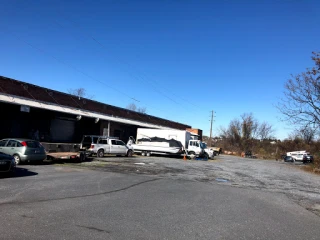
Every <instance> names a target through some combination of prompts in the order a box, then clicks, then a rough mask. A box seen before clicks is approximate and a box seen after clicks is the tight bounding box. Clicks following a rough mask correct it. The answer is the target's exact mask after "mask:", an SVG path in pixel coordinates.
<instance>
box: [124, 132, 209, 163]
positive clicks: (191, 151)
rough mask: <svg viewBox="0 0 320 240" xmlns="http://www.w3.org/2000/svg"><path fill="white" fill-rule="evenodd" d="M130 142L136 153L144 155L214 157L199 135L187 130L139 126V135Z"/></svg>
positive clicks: (131, 138)
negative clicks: (206, 149) (207, 150)
mask: <svg viewBox="0 0 320 240" xmlns="http://www.w3.org/2000/svg"><path fill="white" fill-rule="evenodd" d="M128 144H129V145H131V146H132V148H133V151H134V152H135V153H138V154H141V155H143V156H150V155H152V154H159V155H180V156H181V155H183V154H186V155H188V156H190V155H193V156H205V157H208V158H211V157H212V154H211V156H210V154H208V153H206V151H205V145H204V144H203V143H202V142H201V141H200V140H199V139H198V135H196V134H194V133H191V132H189V131H186V130H175V129H152V128H138V129H137V137H136V139H134V137H130V138H129V141H128Z"/></svg>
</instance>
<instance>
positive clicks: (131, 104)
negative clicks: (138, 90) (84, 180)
mask: <svg viewBox="0 0 320 240" xmlns="http://www.w3.org/2000/svg"><path fill="white" fill-rule="evenodd" d="M127 109H129V110H131V111H137V106H136V105H135V104H134V103H130V104H129V105H128V106H127Z"/></svg>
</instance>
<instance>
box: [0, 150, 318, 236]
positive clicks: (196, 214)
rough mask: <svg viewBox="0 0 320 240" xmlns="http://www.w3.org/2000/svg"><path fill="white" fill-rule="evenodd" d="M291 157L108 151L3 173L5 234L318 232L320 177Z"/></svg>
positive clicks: (0, 224)
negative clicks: (202, 158) (195, 156)
mask: <svg viewBox="0 0 320 240" xmlns="http://www.w3.org/2000/svg"><path fill="white" fill-rule="evenodd" d="M301 167H303V166H300V165H294V164H290V163H284V162H276V161H266V160H256V159H243V158H239V157H233V156H225V155H221V156H218V157H217V158H216V159H215V160H210V161H194V160H192V161H189V160H188V161H184V160H182V159H171V158H163V157H138V156H134V157H132V158H125V157H113V156H110V157H105V158H102V159H91V160H90V161H87V162H83V163H55V164H53V163H50V162H47V163H46V164H44V165H21V167H19V169H18V171H17V175H16V177H14V178H2V179H0V183H1V185H0V195H1V199H0V213H1V220H0V231H1V234H2V237H1V238H3V239H29V238H32V239H43V238H47V239H88V238H91V239H319V236H320V229H319V227H318V226H319V224H320V219H319V209H320V208H319V205H318V204H319V199H320V187H319V186H320V184H319V183H320V180H319V176H318V175H314V174H310V173H307V172H304V171H301V169H300V168H301Z"/></svg>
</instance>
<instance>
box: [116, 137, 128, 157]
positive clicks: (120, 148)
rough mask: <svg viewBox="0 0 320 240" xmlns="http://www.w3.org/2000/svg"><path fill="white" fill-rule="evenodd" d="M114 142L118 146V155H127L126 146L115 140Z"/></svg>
mask: <svg viewBox="0 0 320 240" xmlns="http://www.w3.org/2000/svg"><path fill="white" fill-rule="evenodd" d="M116 142H117V145H118V149H119V150H118V151H119V153H120V154H127V150H128V148H127V145H126V144H125V143H124V142H123V141H121V140H116Z"/></svg>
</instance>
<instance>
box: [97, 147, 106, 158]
mask: <svg viewBox="0 0 320 240" xmlns="http://www.w3.org/2000/svg"><path fill="white" fill-rule="evenodd" d="M97 157H99V158H102V157H104V151H103V150H102V149H100V150H99V151H98V152H97Z"/></svg>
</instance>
